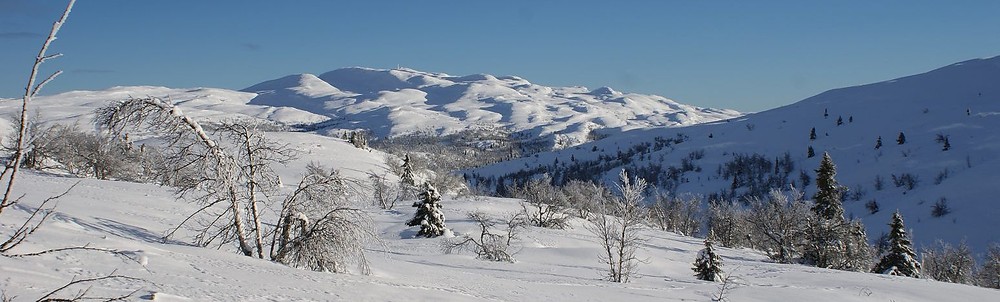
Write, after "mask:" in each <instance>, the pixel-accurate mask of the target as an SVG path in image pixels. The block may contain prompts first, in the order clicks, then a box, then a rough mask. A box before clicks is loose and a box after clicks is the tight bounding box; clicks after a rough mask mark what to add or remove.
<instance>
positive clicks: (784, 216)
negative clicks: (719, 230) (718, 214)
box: [746, 190, 812, 263]
mask: <svg viewBox="0 0 1000 302" xmlns="http://www.w3.org/2000/svg"><path fill="white" fill-rule="evenodd" d="M791 195H792V197H793V198H792V199H789V198H788V197H789V196H788V195H786V194H785V193H784V192H782V191H780V190H771V194H770V195H769V196H768V198H767V200H761V199H759V198H751V199H750V201H749V202H750V210H749V211H748V212H747V216H746V222H747V224H748V226H749V228H750V236H751V240H750V243H752V244H753V246H752V247H754V248H756V249H759V250H762V251H764V252H766V253H767V255H768V257H770V258H771V259H772V260H774V261H777V262H779V263H792V262H793V261H794V260H795V259H797V258H798V257H799V255H801V253H802V252H801V250H800V249H801V246H802V245H803V244H804V237H805V235H804V234H805V231H806V223H807V221H808V220H809V217H810V215H811V214H812V213H811V212H810V211H809V206H808V205H807V204H806V203H805V202H804V201H802V199H801V194H799V193H798V192H795V191H793V192H791Z"/></svg>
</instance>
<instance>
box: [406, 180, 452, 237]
mask: <svg viewBox="0 0 1000 302" xmlns="http://www.w3.org/2000/svg"><path fill="white" fill-rule="evenodd" d="M417 197H418V198H420V200H419V201H417V202H414V203H413V207H414V208H417V213H416V214H414V215H413V219H410V220H409V221H407V222H406V225H408V226H420V231H419V232H417V236H423V237H427V238H432V237H437V236H441V235H443V234H444V232H445V230H446V228H445V225H444V221H445V218H444V213H443V212H441V194H439V193H438V191H437V189H435V188H434V186H432V185H431V184H430V183H424V185H423V187H422V188H421V190H420V194H418V196H417Z"/></svg>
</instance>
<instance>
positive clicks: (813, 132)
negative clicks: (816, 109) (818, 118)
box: [809, 127, 816, 141]
mask: <svg viewBox="0 0 1000 302" xmlns="http://www.w3.org/2000/svg"><path fill="white" fill-rule="evenodd" d="M809 140H811V141H814V140H816V127H813V128H812V129H809Z"/></svg>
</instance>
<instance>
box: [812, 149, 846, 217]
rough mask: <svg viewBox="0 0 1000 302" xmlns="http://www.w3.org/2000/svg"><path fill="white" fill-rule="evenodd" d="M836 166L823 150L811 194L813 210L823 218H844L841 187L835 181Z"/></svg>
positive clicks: (842, 190)
mask: <svg viewBox="0 0 1000 302" xmlns="http://www.w3.org/2000/svg"><path fill="white" fill-rule="evenodd" d="M836 176H837V166H835V165H834V164H833V159H832V158H830V153H827V152H823V160H822V161H821V162H820V163H819V168H818V169H816V194H813V201H814V202H815V205H813V208H812V210H813V212H815V213H816V215H818V216H819V217H821V218H823V219H841V220H842V219H844V207H843V206H842V205H841V195H842V194H843V193H844V189H843V187H841V186H840V185H839V184H838V183H837V179H835V177H836Z"/></svg>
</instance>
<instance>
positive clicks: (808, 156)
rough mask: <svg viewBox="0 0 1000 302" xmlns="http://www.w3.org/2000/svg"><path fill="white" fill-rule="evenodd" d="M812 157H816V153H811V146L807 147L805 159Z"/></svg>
mask: <svg viewBox="0 0 1000 302" xmlns="http://www.w3.org/2000/svg"><path fill="white" fill-rule="evenodd" d="M814 156H816V151H813V146H809V149H806V158H813V157H814Z"/></svg>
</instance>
